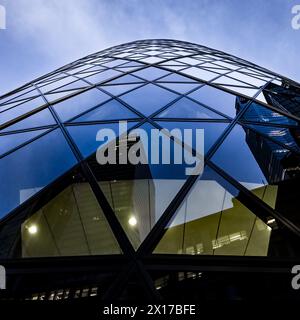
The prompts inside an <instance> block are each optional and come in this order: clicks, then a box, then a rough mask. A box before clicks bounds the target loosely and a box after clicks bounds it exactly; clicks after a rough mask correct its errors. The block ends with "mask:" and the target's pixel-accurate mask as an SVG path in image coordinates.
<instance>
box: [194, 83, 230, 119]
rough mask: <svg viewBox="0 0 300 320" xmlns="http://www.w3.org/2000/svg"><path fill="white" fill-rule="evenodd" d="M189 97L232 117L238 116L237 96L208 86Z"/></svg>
mask: <svg viewBox="0 0 300 320" xmlns="http://www.w3.org/2000/svg"><path fill="white" fill-rule="evenodd" d="M189 97H191V98H193V99H195V100H197V101H199V102H200V103H202V104H205V105H207V106H209V107H211V108H213V109H216V110H218V111H219V112H222V113H224V114H226V115H228V116H230V117H235V116H236V108H235V102H236V96H234V95H233V94H230V93H227V92H224V91H222V90H220V89H216V88H213V87H210V86H207V85H206V86H204V87H201V88H200V89H198V90H196V91H194V92H192V93H191V94H189Z"/></svg>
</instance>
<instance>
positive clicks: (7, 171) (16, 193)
mask: <svg viewBox="0 0 300 320" xmlns="http://www.w3.org/2000/svg"><path fill="white" fill-rule="evenodd" d="M75 163H76V159H75V157H74V155H73V153H72V152H71V149H70V147H69V146H68V144H67V142H66V140H65V139H64V137H63V135H62V133H61V132H60V131H59V130H54V131H52V132H50V133H49V134H47V135H45V136H43V137H41V138H40V139H38V140H35V141H34V142H32V143H30V144H29V145H26V146H24V147H22V148H21V149H19V150H17V151H16V152H14V153H12V154H9V155H8V156H6V157H4V158H2V159H1V160H0V177H1V179H0V203H1V206H0V218H2V217H3V216H4V215H5V214H7V213H8V212H10V211H11V210H12V209H14V208H15V207H17V206H18V205H19V204H21V203H22V202H24V201H25V200H27V199H28V198H30V197H31V196H32V195H34V194H35V193H36V192H38V191H39V190H40V189H42V188H43V187H45V186H47V185H48V184H49V183H51V182H52V181H53V180H55V179H56V178H57V177H59V176H60V175H62V174H63V173H65V172H66V171H67V170H69V169H70V168H71V167H72V166H74V165H75Z"/></svg>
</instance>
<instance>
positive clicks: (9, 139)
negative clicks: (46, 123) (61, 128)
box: [0, 130, 46, 155]
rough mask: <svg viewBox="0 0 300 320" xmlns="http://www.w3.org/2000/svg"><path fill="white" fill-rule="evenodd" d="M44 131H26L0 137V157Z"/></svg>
mask: <svg viewBox="0 0 300 320" xmlns="http://www.w3.org/2000/svg"><path fill="white" fill-rule="evenodd" d="M45 131H46V130H36V131H27V132H21V133H14V134H6V135H0V155H2V154H4V153H6V152H7V151H9V150H11V149H14V148H15V147H17V146H19V145H21V144H23V143H24V142H26V141H29V140H30V139H32V138H34V137H37V136H38V135H40V134H42V133H43V132H45Z"/></svg>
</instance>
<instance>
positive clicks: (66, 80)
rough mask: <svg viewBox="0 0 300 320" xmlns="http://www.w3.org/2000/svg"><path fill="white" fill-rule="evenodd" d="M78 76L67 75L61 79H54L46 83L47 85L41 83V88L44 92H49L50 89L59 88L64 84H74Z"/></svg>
mask: <svg viewBox="0 0 300 320" xmlns="http://www.w3.org/2000/svg"><path fill="white" fill-rule="evenodd" d="M76 80H77V79H76V78H75V77H72V76H66V77H64V78H62V79H59V80H54V81H52V82H51V83H49V84H46V85H42V84H40V85H39V87H40V88H39V89H40V90H41V91H42V92H43V93H46V92H49V91H52V90H55V89H58V88H60V87H62V86H64V85H68V84H72V83H73V82H76Z"/></svg>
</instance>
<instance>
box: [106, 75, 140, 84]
mask: <svg viewBox="0 0 300 320" xmlns="http://www.w3.org/2000/svg"><path fill="white" fill-rule="evenodd" d="M131 82H141V83H143V82H144V81H143V80H141V79H139V78H136V77H134V76H132V75H130V74H127V75H125V76H122V77H120V78H118V79H115V80H112V81H109V82H107V83H106V85H111V84H120V83H122V84H127V83H131Z"/></svg>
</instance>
